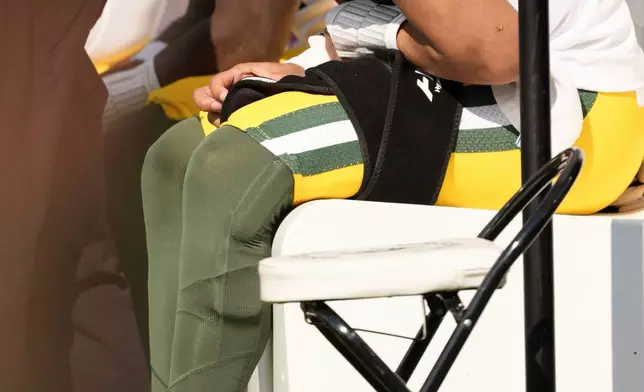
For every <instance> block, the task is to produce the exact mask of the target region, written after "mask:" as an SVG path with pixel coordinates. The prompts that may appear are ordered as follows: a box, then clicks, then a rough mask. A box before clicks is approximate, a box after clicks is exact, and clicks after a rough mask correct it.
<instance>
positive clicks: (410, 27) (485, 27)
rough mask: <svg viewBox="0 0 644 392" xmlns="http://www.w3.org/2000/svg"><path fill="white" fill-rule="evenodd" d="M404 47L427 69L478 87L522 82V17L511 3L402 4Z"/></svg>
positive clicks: (437, 0) (405, 0)
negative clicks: (520, 50) (520, 42)
mask: <svg viewBox="0 0 644 392" xmlns="http://www.w3.org/2000/svg"><path fill="white" fill-rule="evenodd" d="M396 3H397V4H398V6H399V7H400V8H401V10H402V11H403V13H404V14H405V15H406V16H407V19H408V20H409V22H408V23H405V24H404V25H403V27H402V28H401V30H400V32H399V34H398V47H399V49H400V50H401V52H402V53H403V54H404V55H405V56H406V57H407V58H408V59H409V60H410V61H411V62H413V63H414V64H416V65H417V66H418V67H420V68H421V69H423V70H424V71H426V72H428V73H430V74H433V75H436V76H439V77H443V78H446V79H451V80H458V81H462V82H466V83H472V84H505V83H509V82H513V81H516V80H517V79H518V70H519V64H518V63H519V59H518V16H517V13H516V11H515V10H514V8H512V6H511V5H510V4H509V3H508V2H507V1H506V0H461V1H453V0H431V1H420V0H396Z"/></svg>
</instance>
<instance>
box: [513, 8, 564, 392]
mask: <svg viewBox="0 0 644 392" xmlns="http://www.w3.org/2000/svg"><path fill="white" fill-rule="evenodd" d="M519 37H520V38H519V52H520V56H519V57H520V66H521V73H520V80H521V166H522V168H521V173H522V177H523V180H524V181H527V179H528V178H530V176H531V175H532V174H534V173H536V172H537V171H538V170H539V168H540V167H542V166H543V165H545V164H546V163H547V162H548V160H549V158H550V148H551V147H550V125H551V124H550V121H551V119H550V51H549V49H550V31H549V23H548V0H519ZM540 201H541V197H539V198H537V200H535V201H533V202H532V203H531V204H530V205H529V206H528V208H527V209H526V210H525V211H524V215H523V220H524V222H527V220H528V219H529V217H530V216H532V215H533V214H535V213H536V212H537V209H538V205H539V202H540ZM523 268H524V272H523V277H524V286H525V287H524V310H525V338H526V341H525V350H526V352H525V359H526V391H527V392H554V391H555V353H554V339H555V333H554V283H553V250H552V225H551V224H548V226H547V227H546V228H545V229H544V230H543V232H542V233H541V235H540V237H539V238H538V239H537V241H536V242H535V243H534V244H533V245H532V246H531V247H530V248H529V249H528V251H527V252H526V253H525V254H524V260H523Z"/></svg>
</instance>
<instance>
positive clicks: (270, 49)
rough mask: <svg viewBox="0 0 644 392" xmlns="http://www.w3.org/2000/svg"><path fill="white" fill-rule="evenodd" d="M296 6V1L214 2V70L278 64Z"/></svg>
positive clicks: (226, 0)
mask: <svg viewBox="0 0 644 392" xmlns="http://www.w3.org/2000/svg"><path fill="white" fill-rule="evenodd" d="M298 4H299V2H298V1H297V0H218V1H217V7H216V9H215V13H214V16H213V18H212V21H211V36H212V41H213V47H214V52H215V56H216V59H217V68H218V69H220V70H225V69H229V68H231V67H233V66H234V65H236V64H239V63H242V62H254V61H277V60H279V57H280V56H281V54H282V52H283V50H284V47H285V45H286V42H287V40H288V37H289V33H290V29H291V26H292V24H293V18H294V16H295V12H296V11H297V6H298Z"/></svg>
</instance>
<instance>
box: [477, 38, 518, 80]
mask: <svg viewBox="0 0 644 392" xmlns="http://www.w3.org/2000/svg"><path fill="white" fill-rule="evenodd" d="M489 48H494V49H489ZM469 58H470V59H474V60H475V61H476V62H477V64H476V66H477V68H478V69H479V72H478V76H479V78H480V79H481V82H479V83H481V84H488V85H501V84H508V83H513V82H516V81H517V80H519V48H518V43H517V45H511V44H510V42H505V43H504V44H503V45H500V44H498V43H497V44H496V45H490V44H489V43H487V42H486V43H484V44H483V43H482V45H480V46H478V50H475V51H474V56H472V55H471V53H470V56H469Z"/></svg>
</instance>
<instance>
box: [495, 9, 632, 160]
mask: <svg viewBox="0 0 644 392" xmlns="http://www.w3.org/2000/svg"><path fill="white" fill-rule="evenodd" d="M628 1H629V3H632V4H630V5H631V8H632V7H633V5H635V7H642V8H644V0H628ZM510 3H512V5H513V6H514V7H515V8H517V9H518V0H510ZM633 19H635V18H631V13H630V12H629V7H628V5H627V3H626V0H557V1H551V2H550V33H551V34H550V65H551V80H552V83H551V94H552V97H551V107H552V134H551V138H552V154H553V155H554V154H556V153H558V152H560V151H562V150H564V149H565V148H567V147H569V146H571V145H572V144H573V143H574V141H575V140H576V139H577V138H578V137H579V134H580V133H581V128H582V124H583V113H582V110H581V102H580V99H579V94H578V93H577V90H578V89H585V90H590V91H599V92H627V91H638V90H644V51H643V50H642V48H641V47H640V46H639V44H638V43H637V38H636V36H635V26H634V21H633ZM642 19H644V16H643V17H642ZM637 20H639V15H638V18H637ZM493 91H494V95H495V98H496V100H497V102H498V103H499V106H500V108H501V110H503V112H504V113H505V115H506V116H507V117H508V119H509V120H510V121H511V122H512V124H513V125H514V126H515V127H516V128H517V129H520V116H519V95H520V90H519V84H518V83H517V84H512V85H506V86H495V87H494V88H493ZM640 96H644V91H642V93H640Z"/></svg>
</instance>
